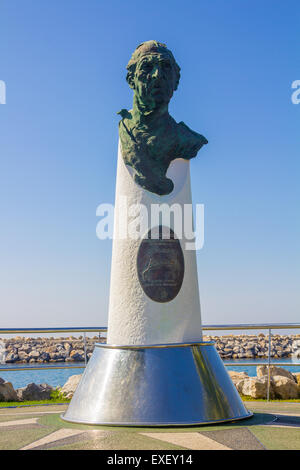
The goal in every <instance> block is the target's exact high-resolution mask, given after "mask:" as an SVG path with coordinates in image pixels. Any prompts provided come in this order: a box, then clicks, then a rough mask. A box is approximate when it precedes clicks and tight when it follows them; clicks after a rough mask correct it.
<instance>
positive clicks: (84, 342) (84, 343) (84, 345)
mask: <svg viewBox="0 0 300 470" xmlns="http://www.w3.org/2000/svg"><path fill="white" fill-rule="evenodd" d="M83 347H84V364H85V365H86V364H87V355H86V337H85V332H84V333H83Z"/></svg>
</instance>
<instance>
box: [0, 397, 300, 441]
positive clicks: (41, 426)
mask: <svg viewBox="0 0 300 470" xmlns="http://www.w3.org/2000/svg"><path fill="white" fill-rule="evenodd" d="M66 407H67V405H51V406H35V407H24V408H4V409H3V408H2V409H0V450H4V449H24V450H29V449H30V450H33V449H36V450H38V449H55V450H58V449H62V450H75V449H87V450H90V449H98V450H122V449H126V450H169V449H170V450H171V449H173V450H183V449H190V450H204V449H207V450H232V449H238V450H242V449H249V450H263V449H290V450H292V449H293V450H300V402H299V403H283V404H282V403H278V402H277V403H274V402H271V403H265V402H248V403H247V407H248V408H249V409H250V410H251V411H253V412H254V415H253V417H252V418H249V419H247V420H244V421H238V422H236V423H227V424H219V425H218V426H203V427H195V426H192V427H180V428H171V427H168V428H153V427H152V428H144V427H143V428H141V427H140V428H128V427H127V428H125V427H104V426H84V425H75V424H70V423H66V422H64V421H62V420H61V419H60V414H61V413H63V412H64V410H65V409H66Z"/></svg>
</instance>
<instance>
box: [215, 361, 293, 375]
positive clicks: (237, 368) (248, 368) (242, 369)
mask: <svg viewBox="0 0 300 470" xmlns="http://www.w3.org/2000/svg"><path fill="white" fill-rule="evenodd" d="M228 362H231V363H235V364H241V365H240V366H233V367H230V366H228V367H227V370H233V371H235V372H246V373H247V374H248V375H249V377H255V376H256V366H244V365H243V363H244V364H245V363H249V362H255V364H257V365H259V364H260V363H262V362H268V360H267V359H266V358H264V359H261V358H259V359H230V360H224V363H225V364H226V363H228ZM278 362H279V363H285V364H286V366H284V369H287V370H289V371H290V372H300V366H290V365H289V364H293V362H297V363H300V360H299V359H297V360H292V358H290V357H285V358H280V359H272V360H271V364H274V365H276V363H278ZM280 367H282V366H280Z"/></svg>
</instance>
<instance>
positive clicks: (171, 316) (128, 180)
mask: <svg viewBox="0 0 300 470" xmlns="http://www.w3.org/2000/svg"><path fill="white" fill-rule="evenodd" d="M167 176H169V177H170V178H171V179H172V181H173V182H174V190H173V192H172V193H171V194H169V195H167V196H162V197H160V196H157V195H156V194H153V193H150V192H149V191H146V190H144V189H143V188H141V187H140V186H138V185H137V184H136V183H135V182H134V180H133V178H132V169H131V168H129V167H127V166H126V165H125V164H124V161H123V157H122V155H121V152H120V149H119V155H118V173H117V184H116V203H115V226H114V241H113V252H112V268H111V283H110V303H109V318H108V338H107V344H106V345H104V344H98V345H97V344H96V345H95V350H94V352H93V356H92V358H91V359H90V361H89V362H88V364H87V367H86V369H85V372H84V374H83V377H82V379H81V381H80V383H79V385H78V387H77V389H76V392H75V394H74V396H73V398H72V401H71V403H70V405H69V407H68V410H67V411H66V413H65V414H64V416H63V419H64V420H66V421H71V422H76V423H86V424H88V423H90V424H99V425H101V424H102V425H125V426H147V425H148V426H165V425H166V426H170V425H191V424H207V423H220V422H224V421H233V420H238V419H243V418H248V417H250V416H251V415H252V414H251V413H249V412H248V411H247V409H246V408H245V406H244V404H243V402H242V400H241V398H240V396H239V394H238V392H237V390H236V388H235V386H234V385H233V383H232V381H231V379H230V377H229V375H228V373H227V371H226V369H225V366H224V364H223V362H222V360H221V359H220V357H219V355H218V353H217V351H216V349H215V347H214V344H213V343H211V342H202V334H201V316H200V301H199V291H198V280H197V267H196V253H195V251H194V250H188V249H187V243H190V242H191V240H187V239H186V236H185V234H184V230H182V232H183V237H182V238H180V237H179V236H178V231H180V224H179V225H176V224H175V225H174V223H173V222H172V219H171V222H170V223H169V225H168V224H166V222H163V223H162V225H163V226H164V227H166V226H169V227H170V228H171V229H173V231H174V232H175V235H177V237H178V238H179V240H176V241H174V240H173V241H170V240H169V242H168V243H170V244H169V245H168V244H166V245H164V243H165V242H162V241H161V240H159V243H158V244H157V245H156V247H154V249H156V253H155V252H154V254H153V251H151V250H152V249H153V246H151V245H152V243H154V245H155V241H153V239H150V240H149V239H147V234H148V232H149V229H150V228H152V226H154V227H156V226H157V225H158V223H157V224H156V225H155V223H154V224H153V220H151V221H150V220H147V221H146V222H145V217H143V218H142V219H143V220H142V219H140V222H141V223H142V225H143V231H144V233H143V235H144V237H143V240H144V241H143V240H141V239H140V238H137V239H133V238H132V236H129V233H131V235H132V231H131V229H132V218H131V217H130V211H131V209H130V208H132V207H134V204H137V205H141V204H142V205H143V206H144V207H145V208H146V209H147V211H148V213H150V212H151V206H152V205H153V204H163V203H166V204H167V205H169V206H170V205H174V204H177V208H179V209H181V212H182V214H183V219H182V222H181V225H182V227H183V226H184V225H185V219H184V211H183V210H182V209H183V208H184V206H185V205H187V204H191V202H192V201H191V189H190V173H189V162H188V161H185V160H182V159H178V160H175V161H174V162H172V164H171V165H170V168H169V170H168V173H167ZM124 202H125V204H124ZM126 227H127V228H128V227H129V231H127V230H124V228H125V229H126ZM182 227H181V228H182ZM154 232H155V230H154ZM120 233H121V236H120ZM143 243H144V244H145V245H144V251H143V250H142V248H143ZM147 243H149V245H148V246H146V245H147ZM178 244H180V245H179V248H178ZM149 246H150V250H148V251H147V249H148V248H149ZM174 246H175V248H174ZM157 247H158V248H157ZM169 250H171V251H172V250H173V251H172V253H171V256H169V258H168V255H170V251H169ZM141 251H142V255H143V256H142V258H141V257H140V254H141ZM179 252H180V253H181V254H180V256H179V255H178V253H179ZM144 255H145V256H144ZM160 255H161V256H160ZM177 255H178V257H177V258H176V256H177ZM147 256H148V258H147ZM141 259H142V263H139V260H141ZM174 259H175V261H174ZM145 260H146V261H145ZM147 260H148V261H147ZM178 260H179V261H178ZM143 263H144V265H143ZM160 263H162V264H163V265H164V269H165V271H164V269H163V270H160ZM141 265H142V267H143V269H142V271H141V269H140V267H141ZM166 266H167V268H166ZM178 266H180V267H181V269H179V270H178V269H177V268H178ZM173 267H174V271H175V273H177V274H178V272H180V273H181V277H180V283H178V282H177V281H178V277H177V278H176V279H177V281H176V282H177V284H176V282H175V281H174V282H175V284H176V286H177V287H176V289H177V290H176V295H175V296H174V292H173V294H172V295H173V297H172V296H171V297H172V299H171V300H170V301H165V300H162V298H160V300H159V301H157V300H153V297H155V295H154V296H153V295H152V294H153V291H151V289H152V288H153V286H158V288H159V289H164V288H165V287H164V286H167V287H170V286H172V285H173V284H172V282H173V281H172V272H173V271H172V268H173ZM182 268H184V269H182ZM150 269H152V274H151V276H152V278H151V279H150V281H149V278H148V277H147V276H148V274H149V270H150ZM155 270H157V271H155ZM141 272H142V275H141ZM157 272H158V276H156V273H157ZM165 272H167V275H166V276H165ZM153 273H154V274H153ZM182 275H183V278H182ZM151 276H150V277H151ZM175 277H176V276H175ZM176 279H175V280H176ZM149 283H150V287H151V286H152V287H151V288H150V291H151V292H152V294H151V295H150V294H149V290H147V289H148V288H149ZM151 283H152V284H151ZM178 286H179V287H178ZM167 287H166V289H167ZM172 288H173V287H171V291H172ZM151 292H150V293H151ZM162 292H163V290H162ZM154 293H155V289H154ZM148 294H149V295H148ZM158 297H159V296H158Z"/></svg>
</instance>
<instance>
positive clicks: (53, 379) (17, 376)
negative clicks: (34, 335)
mask: <svg viewBox="0 0 300 470" xmlns="http://www.w3.org/2000/svg"><path fill="white" fill-rule="evenodd" d="M249 362H251V363H255V364H256V365H259V364H260V363H262V362H267V359H235V360H234V359H231V360H227V361H226V360H224V363H225V364H227V363H231V364H232V363H234V364H237V365H236V366H227V370H233V371H236V372H246V373H247V374H248V375H249V377H255V376H256V366H246V365H243V364H246V363H249ZM278 362H280V363H284V364H285V366H284V368H285V369H287V370H289V371H290V372H300V366H292V364H293V363H295V362H297V363H300V360H299V359H297V361H296V360H293V359H292V358H284V359H283V358H281V359H273V360H272V362H271V364H274V365H276V363H278ZM57 365H59V366H61V365H62V364H61V363H59V364H57ZM72 365H73V366H75V365H76V366H80V367H79V368H78V369H73V368H72V369H71V368H70V367H69V368H68V366H66V368H65V369H53V370H51V369H46V370H40V369H37V370H28V371H26V370H21V368H24V367H25V368H26V366H27V367H34V365H33V364H30V365H26V364H0V368H1V369H3V368H4V369H5V371H4V372H3V371H0V377H1V378H2V379H4V380H6V381H8V382H11V383H12V385H13V387H14V388H20V387H25V386H26V385H27V384H29V383H31V382H34V383H36V384H41V383H47V384H49V385H52V386H53V387H57V386H60V387H62V386H63V385H64V384H65V383H66V381H67V380H68V378H69V377H70V376H71V375H77V374H82V373H83V371H84V364H83V363H82V362H78V363H75V362H72ZM40 366H41V365H40V364H39V367H40ZM12 368H14V369H15V368H20V370H17V371H12V370H11V371H10V369H12Z"/></svg>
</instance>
